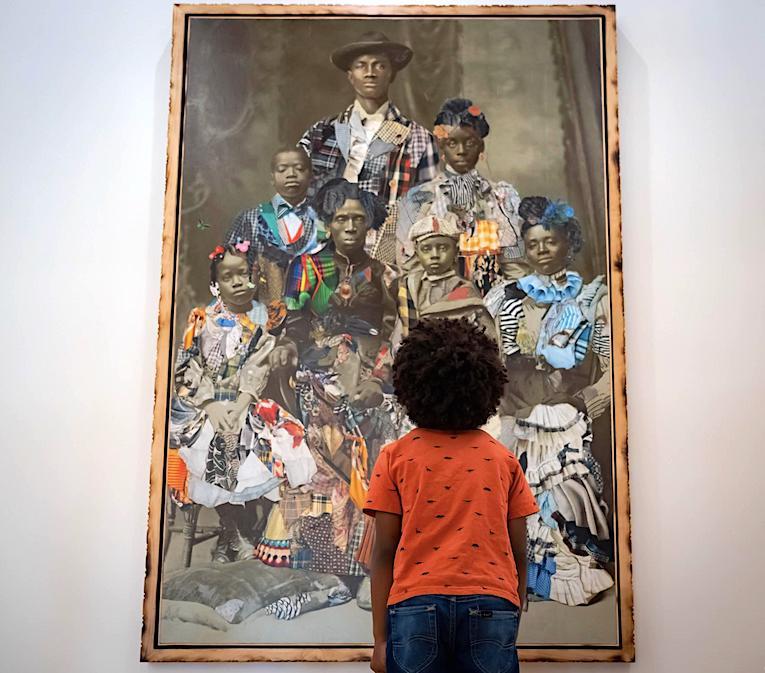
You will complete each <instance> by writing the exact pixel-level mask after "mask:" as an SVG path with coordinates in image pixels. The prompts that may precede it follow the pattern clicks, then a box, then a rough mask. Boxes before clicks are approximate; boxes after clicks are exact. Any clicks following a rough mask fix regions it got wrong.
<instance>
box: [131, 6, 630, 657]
mask: <svg viewBox="0 0 765 673" xmlns="http://www.w3.org/2000/svg"><path fill="white" fill-rule="evenodd" d="M415 9H418V8H412V7H408V8H406V7H402V8H395V7H389V8H385V9H384V10H381V9H380V8H377V9H376V10H375V11H374V12H373V11H372V10H371V9H364V8H359V7H355V8H354V7H334V8H333V7H325V8H319V7H313V8H302V9H301V8H300V7H299V6H289V7H287V6H271V7H266V6H247V5H242V6H225V5H223V6H198V7H195V6H194V5H186V6H183V5H181V6H177V7H176V9H175V14H174V29H173V48H172V86H171V105H170V133H169V142H168V175H167V193H166V207H165V234H164V243H163V257H162V260H163V262H162V298H161V304H160V314H159V324H160V329H159V341H158V352H157V382H156V401H155V418H154V443H153V449H152V451H153V453H152V481H151V502H150V522H149V554H148V559H147V581H146V596H145V609H144V634H143V648H142V653H143V656H144V658H147V659H149V660H156V661H159V660H163V659H165V660H270V661H280V660H281V661H283V660H304V661H352V660H363V659H365V658H368V656H369V654H368V653H369V646H370V638H371V620H372V617H371V591H370V561H371V555H372V550H373V548H374V544H375V527H374V519H373V517H371V516H369V514H367V513H365V512H364V510H365V503H366V502H367V497H368V491H369V488H370V480H371V479H372V477H373V475H372V471H373V468H374V465H375V462H376V460H377V458H378V456H379V454H380V452H381V450H383V448H384V447H385V446H386V445H387V444H389V443H390V442H392V441H395V440H397V439H398V438H400V437H402V436H403V435H405V434H406V433H408V432H409V431H410V430H412V428H413V427H414V425H413V423H412V421H411V420H410V419H409V418H408V417H407V413H406V410H405V409H404V408H403V407H402V405H401V404H399V402H398V400H397V398H396V395H395V394H394V387H393V363H394V358H395V356H396V353H397V352H398V349H399V348H400V346H401V344H402V342H403V341H404V340H405V339H406V338H407V336H408V335H409V333H410V332H411V330H412V329H413V328H414V327H415V326H417V325H418V324H420V323H421V322H423V321H426V320H428V321H429V320H440V319H464V320H467V321H468V322H470V323H472V324H474V325H476V326H477V327H478V328H480V330H482V331H483V333H484V334H485V335H487V336H488V337H490V338H491V339H492V340H493V342H494V343H495V344H496V349H497V353H498V354H499V356H500V358H501V360H502V363H503V364H504V366H505V370H506V372H507V382H506V383H505V384H504V388H503V393H502V397H501V400H500V403H499V407H498V409H497V413H496V414H495V415H494V416H492V417H491V418H490V419H489V421H488V422H487V423H486V425H485V426H484V428H483V429H484V430H485V431H486V432H487V433H488V434H490V435H491V436H492V437H494V438H495V439H496V440H497V441H498V442H500V443H501V444H503V445H504V446H505V447H507V450H508V451H509V452H511V453H512V454H513V455H514V456H515V457H516V458H517V459H518V461H519V462H520V465H521V467H522V469H523V472H524V474H525V477H526V480H527V481H528V484H529V487H530V489H531V492H532V493H533V496H534V499H535V500H536V505H537V508H538V510H539V511H538V512H537V513H535V514H533V515H531V516H530V517H529V518H528V520H527V530H528V535H527V573H526V578H525V579H526V595H525V597H524V598H525V604H526V605H525V609H524V612H523V615H522V619H521V622H520V632H519V636H518V647H519V650H520V653H521V658H522V659H526V660H559V661H577V660H614V661H615V660H629V659H630V658H631V657H632V656H634V655H633V653H634V646H633V644H632V643H633V640H632V614H631V610H632V588H631V576H630V563H631V561H630V548H629V503H628V479H627V456H626V401H625V399H624V389H625V371H624V337H623V304H622V286H621V283H622V280H621V266H622V260H621V239H620V236H621V234H620V226H621V225H620V220H619V188H618V185H619V176H618V134H617V127H616V64H615V46H614V44H615V24H614V15H613V9H612V8H603V7H597V8H595V7H585V6H582V7H578V8H574V7H571V8H565V7H550V8H542V7H524V8H485V7H484V8H479V7H475V8H454V7H452V8H427V10H426V9H425V8H419V9H420V10H422V11H417V12H415V11H414V10H415ZM381 12H382V13H381ZM422 367H423V375H426V374H425V373H426V372H428V371H430V369H429V368H428V364H427V362H423V365H422ZM477 385H478V386H479V387H480V385H481V384H480V383H479V384H477ZM453 392H455V394H461V395H465V396H466V398H468V397H470V396H471V395H477V394H479V393H480V391H478V390H473V391H471V390H463V391H453ZM473 467H474V468H475V470H477V471H478V473H480V472H481V471H483V470H491V469H492V466H491V465H488V464H481V465H479V464H476V465H474V466H473ZM471 472H472V469H471ZM466 506H467V505H466ZM475 525H476V526H480V525H481V523H480V521H479V520H477V521H476V524H475ZM474 546H475V545H474ZM480 553H481V552H480V551H477V550H475V549H471V548H470V547H469V546H466V547H465V549H464V550H461V551H460V555H459V558H457V559H456V560H451V561H448V562H449V563H456V564H458V565H459V564H469V563H474V562H478V561H479V560H480V559H479V558H477V557H476V555H477V554H478V555H480ZM444 562H445V563H446V562H447V561H446V559H445V560H444Z"/></svg>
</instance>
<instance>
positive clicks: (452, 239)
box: [398, 213, 496, 338]
mask: <svg viewBox="0 0 765 673" xmlns="http://www.w3.org/2000/svg"><path fill="white" fill-rule="evenodd" d="M461 233H462V230H461V229H460V226H459V223H458V221H457V216H456V215H454V213H446V214H445V215H442V216H440V217H437V216H435V215H426V216H425V217H423V218H422V219H420V220H418V221H417V222H416V223H415V224H414V225H413V226H412V228H411V229H410V230H409V238H410V239H411V240H412V242H413V243H414V250H415V254H416V256H417V260H418V262H419V264H418V265H417V267H416V268H413V269H412V271H410V272H409V274H408V275H407V276H406V278H405V280H404V281H403V282H402V283H401V284H400V285H399V293H398V294H399V315H400V317H401V331H402V334H403V336H406V335H407V334H408V333H409V329H410V328H411V327H413V326H414V325H416V324H417V322H418V321H419V320H421V319H425V318H467V319H468V320H470V321H471V322H473V323H476V324H481V325H484V326H485V327H486V331H487V333H488V334H489V335H490V336H491V337H493V338H494V337H496V330H495V327H494V321H493V319H492V317H491V315H489V312H488V311H487V310H486V307H485V306H484V303H483V300H482V299H481V295H480V293H479V292H478V290H476V288H475V286H474V285H473V283H471V282H470V281H469V280H465V279H464V278H462V277H461V276H459V275H458V274H457V270H456V266H457V264H456V259H457V255H458V249H457V245H458V242H459V239H460V235H461Z"/></svg>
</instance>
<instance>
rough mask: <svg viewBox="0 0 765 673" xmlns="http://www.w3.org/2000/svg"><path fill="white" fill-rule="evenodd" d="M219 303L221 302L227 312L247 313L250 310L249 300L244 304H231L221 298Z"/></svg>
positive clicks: (250, 303)
mask: <svg viewBox="0 0 765 673" xmlns="http://www.w3.org/2000/svg"><path fill="white" fill-rule="evenodd" d="M221 304H223V308H225V309H226V310H227V311H228V312H229V313H236V314H237V315H241V314H244V313H249V312H250V311H251V310H252V302H251V301H248V302H247V303H246V304H242V305H236V304H232V303H230V302H224V301H223V300H221Z"/></svg>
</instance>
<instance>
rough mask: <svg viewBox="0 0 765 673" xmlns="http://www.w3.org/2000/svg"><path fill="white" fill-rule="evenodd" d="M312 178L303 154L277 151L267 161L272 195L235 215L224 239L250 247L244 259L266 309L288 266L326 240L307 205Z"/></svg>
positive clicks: (290, 149)
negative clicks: (252, 270)
mask: <svg viewBox="0 0 765 673" xmlns="http://www.w3.org/2000/svg"><path fill="white" fill-rule="evenodd" d="M311 177H312V172H311V162H310V160H309V158H308V155H307V154H306V153H305V152H304V151H303V150H302V149H300V148H295V147H288V148H283V149H280V150H278V151H277V152H276V153H275V154H274V155H273V158H272V159H271V184H273V186H274V188H275V189H276V194H274V196H273V197H272V198H271V199H270V200H269V201H264V202H263V203H261V204H259V205H258V206H257V207H256V208H250V209H249V210H245V211H244V212H242V213H240V214H239V216H238V217H237V218H236V219H235V220H234V222H233V224H232V225H231V228H230V229H229V231H228V234H226V243H229V244H233V243H236V242H237V241H241V240H249V241H252V246H251V248H250V251H249V254H248V259H249V262H250V264H251V265H253V266H254V267H255V268H256V269H257V272H258V274H257V275H258V284H259V286H260V287H259V290H258V293H259V296H260V298H261V300H262V301H263V302H264V303H266V304H268V303H270V302H272V301H277V300H279V299H281V297H282V293H283V291H284V277H285V272H286V271H287V267H288V266H289V263H290V262H291V261H292V260H293V259H294V258H295V257H297V256H298V255H302V254H303V253H308V252H312V251H313V249H314V248H315V247H316V246H317V244H318V243H321V242H322V241H324V240H325V239H326V238H327V234H326V231H325V228H324V225H323V224H322V223H321V221H320V220H319V218H318V217H317V215H316V211H315V210H314V209H313V207H311V205H310V204H309V203H308V201H307V200H306V194H307V193H308V187H309V185H310V184H311Z"/></svg>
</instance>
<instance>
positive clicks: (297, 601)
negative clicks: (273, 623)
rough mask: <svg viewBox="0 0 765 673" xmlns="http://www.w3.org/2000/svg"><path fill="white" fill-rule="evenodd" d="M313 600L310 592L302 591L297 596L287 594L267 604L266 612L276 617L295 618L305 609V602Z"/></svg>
mask: <svg viewBox="0 0 765 673" xmlns="http://www.w3.org/2000/svg"><path fill="white" fill-rule="evenodd" d="M310 600H311V596H310V594H307V593H305V592H304V593H301V594H296V595H295V596H285V597H284V598H280V599H279V600H276V601H274V602H273V603H271V604H270V605H267V606H266V614H267V615H273V616H274V617H276V619H285V620H287V619H295V617H298V616H299V615H300V613H301V611H302V610H303V604H304V603H308V602H310Z"/></svg>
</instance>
